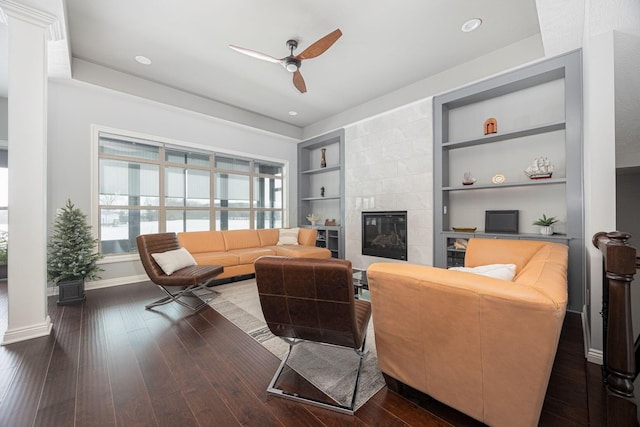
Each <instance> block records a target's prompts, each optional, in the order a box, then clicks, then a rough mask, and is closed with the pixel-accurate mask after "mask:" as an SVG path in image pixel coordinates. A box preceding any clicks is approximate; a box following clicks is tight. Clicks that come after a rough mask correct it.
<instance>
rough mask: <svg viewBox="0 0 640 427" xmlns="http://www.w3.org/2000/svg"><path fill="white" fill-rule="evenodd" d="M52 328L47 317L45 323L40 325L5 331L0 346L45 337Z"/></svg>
mask: <svg viewBox="0 0 640 427" xmlns="http://www.w3.org/2000/svg"><path fill="white" fill-rule="evenodd" d="M52 327H53V323H51V318H50V317H49V316H47V318H46V319H45V321H44V322H43V323H41V324H36V325H31V326H27V327H24V328H18V329H7V330H6V331H5V333H4V337H3V339H2V345H7V344H13V343H16V342H20V341H26V340H30V339H33V338H39V337H44V336H47V335H49V334H50V333H51V328H52Z"/></svg>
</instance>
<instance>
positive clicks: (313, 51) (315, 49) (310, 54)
mask: <svg viewBox="0 0 640 427" xmlns="http://www.w3.org/2000/svg"><path fill="white" fill-rule="evenodd" d="M341 36H342V31H340V29H339V28H338V29H337V30H335V31H333V32H331V33H329V34H327V35H326V36H324V37H323V38H321V39H320V40H318V41H317V42H315V43H314V44H312V45H311V46H309V47H308V48H306V49H305V50H303V51H302V53H300V55H297V56H296V58H297V59H310V58H315V57H316V56H320V55H322V54H323V53H324V52H325V51H326V50H327V49H329V48H330V47H331V45H333V44H334V43H335V42H336V40H338V39H339V38H340V37H341Z"/></svg>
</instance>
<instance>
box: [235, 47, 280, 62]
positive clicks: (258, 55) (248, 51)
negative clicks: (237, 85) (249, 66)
mask: <svg viewBox="0 0 640 427" xmlns="http://www.w3.org/2000/svg"><path fill="white" fill-rule="evenodd" d="M229 47H230V48H231V49H233V50H235V51H236V52H240V53H244V54H245V55H249V56H251V57H252V58H257V59H262V60H263V61H269V62H273V63H276V64H280V63H281V62H282V59H277V58H274V57H273V56H269V55H267V54H265V53H261V52H257V51H255V50H251V49H245V48H244V47H238V46H234V45H232V44H230V45H229Z"/></svg>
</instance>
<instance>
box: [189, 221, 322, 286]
mask: <svg viewBox="0 0 640 427" xmlns="http://www.w3.org/2000/svg"><path fill="white" fill-rule="evenodd" d="M317 233H318V232H317V230H315V229H312V228H300V229H299V230H298V244H297V245H278V240H279V238H280V230H279V229H277V228H271V229H265V230H226V231H187V232H182V233H178V241H179V242H180V246H182V247H184V248H185V249H187V250H188V251H189V253H191V255H192V256H193V258H194V259H195V260H196V262H197V263H198V264H199V265H221V266H223V267H224V272H223V273H222V274H220V275H219V276H217V277H216V279H224V278H227V277H234V276H241V275H245V274H254V273H255V269H254V268H253V262H254V261H255V260H256V259H258V258H260V257H261V256H265V255H278V256H288V257H294V258H300V257H303V258H331V251H330V250H328V249H325V248H319V247H316V237H317Z"/></svg>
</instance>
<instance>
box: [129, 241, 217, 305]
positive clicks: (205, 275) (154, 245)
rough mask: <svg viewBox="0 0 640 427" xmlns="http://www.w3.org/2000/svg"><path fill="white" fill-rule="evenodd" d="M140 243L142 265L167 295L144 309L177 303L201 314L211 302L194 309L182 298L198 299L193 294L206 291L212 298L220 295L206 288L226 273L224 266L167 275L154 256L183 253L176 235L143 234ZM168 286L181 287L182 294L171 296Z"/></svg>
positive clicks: (198, 266) (191, 269)
mask: <svg viewBox="0 0 640 427" xmlns="http://www.w3.org/2000/svg"><path fill="white" fill-rule="evenodd" d="M136 243H137V244H138V253H139V254H140V261H142V265H143V267H144V270H145V271H146V272H147V275H148V276H149V279H151V281H152V282H153V283H155V284H156V285H158V286H159V287H160V289H162V290H163V291H164V292H165V293H166V294H167V296H166V297H164V298H161V299H159V300H158V301H155V302H152V303H151V304H148V305H146V306H145V307H144V308H146V309H147V310H149V309H150V308H152V307H156V306H158V305H163V304H167V303H170V302H174V301H175V302H177V303H178V304H180V305H182V306H184V307H187V308H190V309H191V310H194V311H198V310H200V309H201V308H203V307H204V306H206V305H207V302H208V301H203V302H202V303H201V304H199V305H198V306H195V307H193V306H192V305H190V304H187V303H185V302H184V301H181V300H180V298H182V297H183V296H195V294H194V293H193V292H194V291H197V290H202V289H206V290H207V291H208V292H209V293H210V294H211V296H213V295H215V294H217V292H214V291H211V290H209V289H208V288H206V285H207V283H208V282H210V281H211V280H212V279H214V278H215V277H216V276H217V275H219V274H220V273H222V272H223V271H224V268H223V267H222V266H219V265H194V266H191V267H185V268H182V269H180V270H178V271H174V272H173V273H172V274H171V275H166V274H165V273H164V271H162V268H160V266H159V265H158V263H157V262H156V261H155V259H153V257H152V256H151V254H156V253H162V252H166V251H171V250H175V249H180V244H179V243H178V236H177V235H176V233H156V234H141V235H140V236H138V237H136ZM166 286H180V287H182V289H181V290H180V291H178V292H171V291H169V290H167V288H166Z"/></svg>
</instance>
